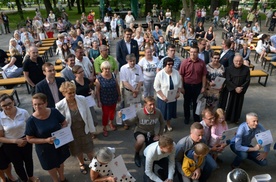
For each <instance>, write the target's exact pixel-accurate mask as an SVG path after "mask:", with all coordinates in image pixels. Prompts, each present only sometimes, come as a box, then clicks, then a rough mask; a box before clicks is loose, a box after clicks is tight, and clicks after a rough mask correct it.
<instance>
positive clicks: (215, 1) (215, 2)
mask: <svg viewBox="0 0 276 182" xmlns="http://www.w3.org/2000/svg"><path fill="white" fill-rule="evenodd" d="M217 7H219V1H218V0H211V8H210V15H211V16H213V13H214V11H215V10H216V8H217Z"/></svg>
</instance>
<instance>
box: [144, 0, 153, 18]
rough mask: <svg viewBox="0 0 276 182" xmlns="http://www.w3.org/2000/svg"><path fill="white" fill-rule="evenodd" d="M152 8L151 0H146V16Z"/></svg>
mask: <svg viewBox="0 0 276 182" xmlns="http://www.w3.org/2000/svg"><path fill="white" fill-rule="evenodd" d="M151 9H152V3H151V0H148V1H146V5H145V12H144V13H145V14H144V16H146V15H147V14H148V12H151Z"/></svg>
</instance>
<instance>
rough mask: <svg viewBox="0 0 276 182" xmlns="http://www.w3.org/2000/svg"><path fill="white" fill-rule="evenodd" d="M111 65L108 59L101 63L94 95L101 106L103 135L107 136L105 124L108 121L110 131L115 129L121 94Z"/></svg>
mask: <svg viewBox="0 0 276 182" xmlns="http://www.w3.org/2000/svg"><path fill="white" fill-rule="evenodd" d="M110 69H111V65H110V63H109V62H108V61H104V62H103V63H102V64H101V70H102V72H101V74H100V75H99V76H98V77H97V79H96V95H97V102H98V107H101V108H102V125H103V135H104V136H105V137H107V135H108V132H107V128H106V125H107V124H108V123H109V126H110V129H111V130H112V131H114V130H116V127H115V126H114V125H113V120H114V117H115V109H116V104H117V102H120V101H121V94H120V89H119V85H118V82H117V80H116V78H115V75H114V74H112V72H111V71H110Z"/></svg>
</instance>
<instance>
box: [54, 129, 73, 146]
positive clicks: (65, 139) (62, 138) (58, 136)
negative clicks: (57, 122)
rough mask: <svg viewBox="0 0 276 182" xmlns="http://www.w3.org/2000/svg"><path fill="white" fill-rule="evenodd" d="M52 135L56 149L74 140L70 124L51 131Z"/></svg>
mask: <svg viewBox="0 0 276 182" xmlns="http://www.w3.org/2000/svg"><path fill="white" fill-rule="evenodd" d="M52 137H55V140H54V145H55V148H56V149H57V148H59V147H61V146H63V145H65V144H67V143H69V142H71V141H73V140H74V137H73V135H72V131H71V128H70V126H67V127H65V128H62V129H60V130H58V131H55V132H53V133H52Z"/></svg>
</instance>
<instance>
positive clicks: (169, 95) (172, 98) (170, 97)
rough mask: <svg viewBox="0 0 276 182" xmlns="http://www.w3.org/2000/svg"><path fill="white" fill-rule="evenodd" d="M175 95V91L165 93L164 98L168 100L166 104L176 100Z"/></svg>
mask: <svg viewBox="0 0 276 182" xmlns="http://www.w3.org/2000/svg"><path fill="white" fill-rule="evenodd" d="M176 93H177V90H169V91H168V92H167V95H166V97H167V99H168V102H167V103H170V102H174V101H175V100H176V99H175V97H176Z"/></svg>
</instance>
